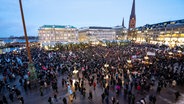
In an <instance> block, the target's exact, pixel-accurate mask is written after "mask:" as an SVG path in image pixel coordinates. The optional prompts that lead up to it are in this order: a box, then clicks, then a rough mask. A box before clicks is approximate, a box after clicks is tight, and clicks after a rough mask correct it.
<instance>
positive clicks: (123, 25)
mask: <svg viewBox="0 0 184 104" xmlns="http://www.w3.org/2000/svg"><path fill="white" fill-rule="evenodd" d="M122 27H123V28H124V27H125V24H124V17H123V21H122Z"/></svg>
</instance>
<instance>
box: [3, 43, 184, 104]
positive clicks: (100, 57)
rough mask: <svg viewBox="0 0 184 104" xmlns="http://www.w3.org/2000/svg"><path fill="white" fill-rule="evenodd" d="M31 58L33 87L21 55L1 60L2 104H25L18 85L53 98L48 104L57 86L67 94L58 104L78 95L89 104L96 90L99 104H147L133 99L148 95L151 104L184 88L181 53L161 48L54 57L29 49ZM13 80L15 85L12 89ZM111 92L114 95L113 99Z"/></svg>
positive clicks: (88, 50)
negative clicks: (164, 91)
mask: <svg viewBox="0 0 184 104" xmlns="http://www.w3.org/2000/svg"><path fill="white" fill-rule="evenodd" d="M171 52H172V53H171ZM148 53H152V54H151V55H149V54H148ZM31 56H32V61H33V62H34V67H35V73H36V76H37V77H36V79H37V80H34V81H36V82H38V83H34V82H33V81H32V80H31V79H30V78H29V76H30V75H29V74H30V73H29V70H28V57H27V51H26V50H25V49H23V50H21V51H19V52H18V51H12V52H9V53H6V54H2V55H0V62H1V64H0V69H1V70H0V71H1V73H2V75H1V76H2V79H1V82H0V92H1V95H2V96H1V100H0V102H2V103H5V104H8V101H10V102H14V101H15V100H19V102H20V103H21V104H24V96H23V95H22V94H21V93H22V92H21V91H20V89H19V87H18V86H19V85H20V86H21V87H22V88H23V89H24V92H26V93H28V92H29V91H30V90H34V89H38V90H39V92H40V96H44V94H45V93H46V92H47V93H50V92H52V93H53V96H50V97H49V98H48V103H50V104H53V103H54V102H58V100H59V99H58V97H59V96H58V93H59V88H58V86H60V85H58V82H59V81H60V82H61V84H62V87H63V88H66V89H67V91H68V93H69V99H67V98H66V97H64V98H63V99H62V102H63V103H64V104H67V103H68V102H73V101H75V99H76V93H77V94H78V92H80V94H81V96H83V97H84V98H87V99H89V101H93V100H94V99H93V94H94V93H93V91H95V90H96V89H97V86H98V87H100V88H101V90H102V93H101V102H100V103H104V104H109V103H112V104H119V102H120V99H124V100H125V101H127V103H128V104H146V102H147V101H146V100H145V98H139V97H138V96H137V95H144V94H149V102H150V103H152V104H155V103H156V101H157V99H156V96H157V94H159V93H161V91H162V89H163V88H168V87H175V86H183V85H184V68H183V67H184V57H183V55H182V53H181V52H177V51H176V49H174V48H172V49H169V48H168V47H160V46H159V45H151V44H135V43H132V44H129V45H126V46H119V45H113V46H106V47H105V46H88V47H86V48H84V49H81V48H78V49H75V50H57V51H47V50H44V49H42V48H40V47H33V48H31ZM145 57H148V58H145ZM76 70H77V72H76V74H74V73H73V71H76ZM165 73H167V74H165ZM60 77H62V79H61V80H59V78H60ZM15 80H18V82H19V83H18V84H15V85H12V83H13V82H14V81H15ZM86 83H87V84H86ZM154 86H156V87H157V89H156V91H155V92H154V91H152V89H153V87H154ZM50 88H52V90H50ZM38 90H36V91H38ZM34 91H35V90H34ZM110 91H113V92H114V93H115V95H114V96H111V95H110ZM152 92H153V93H152ZM86 93H87V94H86ZM175 95H176V100H177V99H178V97H179V95H180V92H179V91H177V92H176V93H175ZM86 96H87V97H86ZM110 96H111V98H110ZM122 96H123V97H122ZM121 97H122V98H121ZM7 99H9V100H7Z"/></svg>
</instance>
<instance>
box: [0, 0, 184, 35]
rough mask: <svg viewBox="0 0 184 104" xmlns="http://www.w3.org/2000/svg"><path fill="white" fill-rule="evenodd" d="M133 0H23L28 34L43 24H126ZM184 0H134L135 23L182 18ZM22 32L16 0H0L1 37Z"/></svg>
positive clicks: (35, 33) (77, 25) (22, 33)
mask: <svg viewBox="0 0 184 104" xmlns="http://www.w3.org/2000/svg"><path fill="white" fill-rule="evenodd" d="M132 2H133V0H22V3H23V10H24V15H25V21H26V26H27V34H28V36H37V30H38V28H39V27H40V26H42V25H46V24H48V25H54V24H55V25H72V26H75V27H77V28H80V27H86V26H107V27H109V26H110V27H112V26H117V25H121V24H122V20H123V17H124V20H125V21H124V22H125V26H126V27H128V22H129V18H130V13H131V8H132ZM183 5H184V0H135V8H136V27H138V26H143V25H145V24H154V23H159V22H164V21H170V20H178V19H184V12H183ZM11 35H14V36H23V35H24V32H23V27H22V20H21V15H20V8H19V0H0V37H9V36H11Z"/></svg>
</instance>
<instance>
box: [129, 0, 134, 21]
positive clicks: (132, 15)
mask: <svg viewBox="0 0 184 104" xmlns="http://www.w3.org/2000/svg"><path fill="white" fill-rule="evenodd" d="M130 17H131V18H135V0H133V4H132V11H131V15H130Z"/></svg>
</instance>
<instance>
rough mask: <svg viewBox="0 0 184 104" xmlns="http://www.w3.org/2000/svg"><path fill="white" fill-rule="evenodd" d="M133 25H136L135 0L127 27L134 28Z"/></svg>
mask: <svg viewBox="0 0 184 104" xmlns="http://www.w3.org/2000/svg"><path fill="white" fill-rule="evenodd" d="M135 25H136V15H135V0H133V4H132V11H131V14H130V20H129V29H130V28H135Z"/></svg>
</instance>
